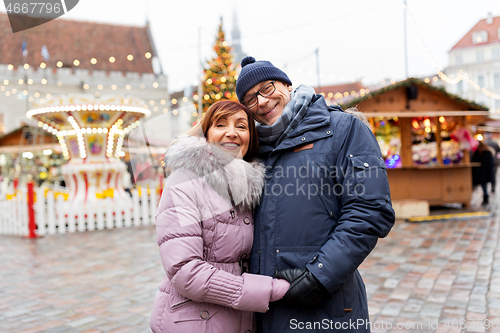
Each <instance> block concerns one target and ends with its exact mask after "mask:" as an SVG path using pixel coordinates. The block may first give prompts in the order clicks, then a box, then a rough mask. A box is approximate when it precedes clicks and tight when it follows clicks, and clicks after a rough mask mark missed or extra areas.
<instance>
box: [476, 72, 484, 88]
mask: <svg viewBox="0 0 500 333" xmlns="http://www.w3.org/2000/svg"><path fill="white" fill-rule="evenodd" d="M477 84H478V85H479V86H480V87H481V88H482V87H484V76H482V75H478V76H477Z"/></svg>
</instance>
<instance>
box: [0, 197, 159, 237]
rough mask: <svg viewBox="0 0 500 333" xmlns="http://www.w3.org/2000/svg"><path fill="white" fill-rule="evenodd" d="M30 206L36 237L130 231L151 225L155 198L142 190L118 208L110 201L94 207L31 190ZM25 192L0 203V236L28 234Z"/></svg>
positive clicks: (155, 203)
mask: <svg viewBox="0 0 500 333" xmlns="http://www.w3.org/2000/svg"><path fill="white" fill-rule="evenodd" d="M35 192H36V197H37V201H36V203H35V204H34V210H35V223H36V234H37V235H38V236H43V235H54V234H64V233H73V232H77V231H78V232H83V231H93V230H103V229H113V228H122V227H132V226H139V225H150V224H154V218H155V213H156V207H157V205H158V195H157V194H156V190H150V191H149V192H150V193H149V194H148V191H147V189H142V191H141V196H139V195H138V191H134V192H133V193H132V198H131V200H130V201H129V200H126V201H125V202H121V203H119V204H118V205H117V204H113V202H112V200H113V199H111V198H106V199H102V200H99V201H98V204H95V205H92V206H91V205H87V206H84V205H82V204H74V203H73V202H71V201H64V198H63V196H61V195H59V196H57V199H55V198H54V193H53V192H50V191H49V192H47V197H45V195H44V189H43V188H38V189H36V190H35ZM26 197H27V190H26V189H22V190H20V191H19V192H18V194H17V195H16V196H15V197H14V198H12V199H11V200H4V201H0V235H2V234H3V235H19V236H27V235H28V234H29V225H28V224H29V223H28V203H27V199H26Z"/></svg>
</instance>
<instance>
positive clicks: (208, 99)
mask: <svg viewBox="0 0 500 333" xmlns="http://www.w3.org/2000/svg"><path fill="white" fill-rule="evenodd" d="M214 51H215V53H216V55H217V56H216V57H215V58H212V60H208V61H207V65H208V69H207V68H204V69H203V74H204V79H203V82H202V92H203V94H202V98H203V113H205V112H206V111H207V109H208V108H209V107H210V105H212V104H214V103H215V102H217V101H219V100H223V99H230V100H233V101H238V98H237V97H236V92H235V91H234V88H235V85H236V67H235V65H234V64H233V55H232V54H231V52H232V47H230V46H229V44H228V42H227V41H226V37H225V33H224V30H223V29H222V17H221V20H220V25H219V31H218V34H217V38H216V40H215V45H214Z"/></svg>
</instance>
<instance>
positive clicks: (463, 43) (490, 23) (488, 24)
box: [450, 16, 500, 51]
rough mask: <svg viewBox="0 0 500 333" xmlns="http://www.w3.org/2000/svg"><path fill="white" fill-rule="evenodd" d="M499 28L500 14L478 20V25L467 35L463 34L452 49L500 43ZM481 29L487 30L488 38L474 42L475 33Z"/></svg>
mask: <svg viewBox="0 0 500 333" xmlns="http://www.w3.org/2000/svg"><path fill="white" fill-rule="evenodd" d="M499 29H500V16H496V17H493V16H490V17H489V18H485V19H482V20H480V21H479V22H477V23H476V25H475V26H474V27H473V28H472V29H471V30H469V32H468V33H467V34H465V36H463V37H462V39H460V41H459V42H458V43H457V44H455V46H453V47H452V48H451V50H450V51H454V50H456V49H461V48H465V47H471V46H481V45H487V44H492V43H500V31H499ZM479 31H486V32H487V39H486V40H484V41H481V42H474V41H473V35H474V33H475V32H479Z"/></svg>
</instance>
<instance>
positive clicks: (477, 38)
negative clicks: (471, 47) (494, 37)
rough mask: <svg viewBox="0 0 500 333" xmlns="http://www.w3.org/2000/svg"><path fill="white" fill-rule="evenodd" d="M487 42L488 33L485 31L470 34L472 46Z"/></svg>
mask: <svg viewBox="0 0 500 333" xmlns="http://www.w3.org/2000/svg"><path fill="white" fill-rule="evenodd" d="M487 41H488V33H487V32H486V30H482V31H476V32H473V33H472V44H479V43H486V42H487Z"/></svg>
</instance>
